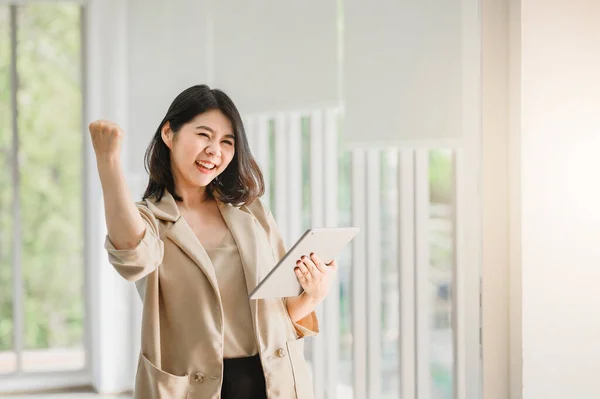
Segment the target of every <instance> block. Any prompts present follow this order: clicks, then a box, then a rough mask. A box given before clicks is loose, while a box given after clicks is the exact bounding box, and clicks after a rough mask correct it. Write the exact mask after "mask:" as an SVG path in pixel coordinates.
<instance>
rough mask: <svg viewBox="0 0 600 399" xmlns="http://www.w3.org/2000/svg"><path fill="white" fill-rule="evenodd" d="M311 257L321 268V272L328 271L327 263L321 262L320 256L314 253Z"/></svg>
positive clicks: (318, 267)
mask: <svg viewBox="0 0 600 399" xmlns="http://www.w3.org/2000/svg"><path fill="white" fill-rule="evenodd" d="M310 258H311V259H312V261H313V263H314V264H315V265H316V266H317V269H319V271H320V272H321V273H327V269H326V266H325V264H324V263H323V262H321V259H319V257H318V256H317V255H315V254H314V253H312V254H310Z"/></svg>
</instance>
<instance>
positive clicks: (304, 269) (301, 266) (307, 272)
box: [296, 261, 312, 281]
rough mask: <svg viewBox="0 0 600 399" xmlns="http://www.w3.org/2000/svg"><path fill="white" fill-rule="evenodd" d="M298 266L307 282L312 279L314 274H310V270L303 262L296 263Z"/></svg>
mask: <svg viewBox="0 0 600 399" xmlns="http://www.w3.org/2000/svg"><path fill="white" fill-rule="evenodd" d="M296 266H297V267H298V269H300V272H301V273H302V275H303V276H304V278H305V279H306V281H308V280H310V279H312V274H311V273H310V270H308V267H307V266H306V265H305V264H304V263H303V262H301V261H298V262H296Z"/></svg>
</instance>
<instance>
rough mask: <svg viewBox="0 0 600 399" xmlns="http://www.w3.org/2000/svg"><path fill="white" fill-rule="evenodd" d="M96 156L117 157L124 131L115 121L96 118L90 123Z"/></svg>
mask: <svg viewBox="0 0 600 399" xmlns="http://www.w3.org/2000/svg"><path fill="white" fill-rule="evenodd" d="M89 129H90V135H91V136H92V144H93V145H94V151H95V152H96V158H106V157H118V156H119V152H120V150H121V142H122V141H123V136H124V135H125V133H124V132H123V129H121V127H120V126H119V125H117V124H116V123H113V122H110V121H104V120H98V121H94V122H92V123H90V127H89Z"/></svg>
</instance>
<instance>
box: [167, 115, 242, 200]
mask: <svg viewBox="0 0 600 399" xmlns="http://www.w3.org/2000/svg"><path fill="white" fill-rule="evenodd" d="M162 138H163V141H164V142H165V144H167V147H169V149H170V150H171V170H172V171H173V178H174V179H175V184H176V186H177V189H178V190H181V189H183V190H185V189H194V188H200V187H206V186H208V184H209V183H210V182H211V181H213V179H214V178H215V177H217V176H218V175H220V174H221V173H223V171H224V170H225V169H226V168H227V166H228V165H229V163H230V162H231V160H232V159H233V156H234V154H235V136H234V132H233V127H232V125H231V122H230V121H229V119H228V118H227V117H226V116H225V115H223V113H222V112H221V111H220V110H217V109H213V110H210V111H207V112H204V113H202V114H199V115H197V116H196V117H195V118H194V119H192V120H191V121H190V122H189V123H186V124H185V125H183V126H182V127H181V129H180V130H179V132H178V133H177V134H173V132H172V131H171V128H170V126H169V124H168V123H167V124H165V126H164V127H163V130H162Z"/></svg>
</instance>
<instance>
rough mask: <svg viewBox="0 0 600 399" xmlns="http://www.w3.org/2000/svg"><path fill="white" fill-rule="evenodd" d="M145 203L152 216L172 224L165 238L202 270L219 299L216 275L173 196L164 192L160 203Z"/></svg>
mask: <svg viewBox="0 0 600 399" xmlns="http://www.w3.org/2000/svg"><path fill="white" fill-rule="evenodd" d="M146 203H147V205H148V208H149V209H150V211H152V213H153V214H154V216H156V217H157V218H159V219H162V220H166V221H169V222H173V225H172V226H171V227H170V228H167V230H166V232H165V237H166V238H168V239H170V240H171V241H173V243H175V245H177V246H178V247H179V248H181V250H182V251H183V252H185V254H186V255H187V256H188V257H189V258H190V259H191V260H192V261H193V262H194V263H195V264H196V265H197V266H198V268H200V270H202V272H203V273H204V274H205V275H206V277H207V278H208V280H209V282H210V284H211V286H212V287H213V289H214V290H215V293H216V295H217V297H219V286H218V284H217V275H216V273H215V269H214V267H213V266H212V262H211V260H210V257H209V256H208V254H207V253H206V250H205V249H204V247H203V246H202V244H201V243H200V241H198V238H197V237H196V234H194V231H193V230H192V228H191V227H190V225H189V224H188V223H187V222H186V221H185V219H184V218H183V216H181V213H180V212H179V208H178V207H177V203H176V202H175V199H174V198H173V196H172V195H171V194H169V193H168V192H165V194H164V195H163V197H162V199H161V200H160V202H158V203H155V202H152V201H147V202H146Z"/></svg>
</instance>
